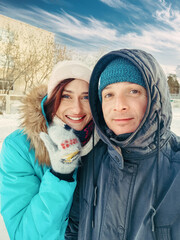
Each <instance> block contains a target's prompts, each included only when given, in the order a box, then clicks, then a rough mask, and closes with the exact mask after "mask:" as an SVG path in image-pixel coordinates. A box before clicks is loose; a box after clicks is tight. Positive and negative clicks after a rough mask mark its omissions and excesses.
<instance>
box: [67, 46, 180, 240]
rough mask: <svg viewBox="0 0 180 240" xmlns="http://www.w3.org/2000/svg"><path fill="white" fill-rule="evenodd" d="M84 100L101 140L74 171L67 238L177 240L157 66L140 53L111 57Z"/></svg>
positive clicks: (169, 144) (178, 168) (163, 91)
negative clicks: (75, 183)
mask: <svg viewBox="0 0 180 240" xmlns="http://www.w3.org/2000/svg"><path fill="white" fill-rule="evenodd" d="M89 99H90V106H91V111H92V115H93V118H94V122H95V124H96V128H97V131H98V133H99V136H100V138H101V140H102V141H100V142H99V143H98V144H97V145H96V147H94V149H93V151H92V152H91V154H90V155H89V157H88V159H86V160H85V161H84V162H83V166H82V167H81V169H80V171H79V183H78V186H77V189H76V193H75V195H74V202H73V205H72V208H71V212H70V217H69V226H68V228H67V231H66V239H68V240H69V239H81V240H85V239H87V240H91V239H92V240H110V239H112V240H125V239H126V240H155V239H156V240H161V239H164V240H170V239H173V240H179V239H180V187H179V186H180V138H179V137H177V136H176V135H175V134H174V133H172V132H171V131H170V124H171V120H172V112H171V104H170V97H169V91H168V85H167V79H166V76H165V74H164V73H163V71H162V69H161V67H160V66H159V64H158V63H157V61H156V60H155V59H154V58H153V57H152V56H151V55H150V54H148V53H146V52H144V51H141V50H128V49H122V50H119V51H113V52H110V53H108V54H106V55H105V56H103V57H102V58H101V59H100V60H99V61H98V63H97V64H96V66H95V67H94V70H93V73H92V76H91V80H90V92H89Z"/></svg>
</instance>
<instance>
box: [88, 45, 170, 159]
mask: <svg viewBox="0 0 180 240" xmlns="http://www.w3.org/2000/svg"><path fill="white" fill-rule="evenodd" d="M118 57H123V58H126V59H128V60H129V61H131V62H132V63H133V64H134V65H136V66H137V68H138V69H139V70H140V72H141V73H142V76H143V78H144V82H145V83H146V89H147V96H148V105H147V109H146V113H145V115H144V118H143V120H142V122H141V124H140V125H139V127H138V128H137V129H136V131H135V132H134V133H132V134H131V135H130V136H129V137H128V138H127V139H126V140H124V141H121V142H120V141H116V140H115V139H113V138H110V137H108V136H107V133H106V131H105V128H104V127H105V122H104V119H103V114H102V107H101V103H100V101H99V98H98V82H99V77H100V75H101V73H102V71H103V70H104V69H105V67H106V66H107V65H108V63H109V62H111V61H112V60H114V59H116V58H118ZM89 99H90V106H91V111H92V114H93V118H94V122H95V123H96V126H97V131H98V133H99V135H100V137H101V139H102V140H103V141H104V142H105V143H107V144H108V145H109V148H110V149H112V150H113V149H114V148H116V150H117V151H121V150H122V151H123V153H124V154H125V153H126V152H128V156H130V155H131V154H130V153H131V152H133V153H132V155H134V153H137V155H138V153H140V154H141V151H143V153H144V154H146V153H147V154H148V153H150V152H152V150H153V151H155V150H156V147H157V130H158V131H159V136H160V145H162V144H164V142H165V141H166V140H167V139H168V137H169V136H170V131H169V130H170V124H171V120H172V110H171V103H170V96H169V91H168V85H167V78H166V76H165V74H164V72H163V70H162V68H161V67H160V65H159V64H158V63H157V61H156V60H155V59H154V57H153V56H152V55H150V54H148V53H146V52H144V51H141V50H136V49H133V50H128V49H123V50H118V51H112V52H110V53H108V54H106V55H104V56H103V57H102V58H101V59H100V60H99V61H98V62H97V64H96V66H95V68H94V70H93V72H92V75H91V79H90V90H89ZM167 130H168V131H167ZM116 146H118V147H116ZM119 147H120V148H121V149H120V148H119Z"/></svg>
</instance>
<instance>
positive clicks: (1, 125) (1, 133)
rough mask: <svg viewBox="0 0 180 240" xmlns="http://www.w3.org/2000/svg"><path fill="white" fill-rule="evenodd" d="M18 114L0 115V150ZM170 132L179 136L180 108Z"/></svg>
mask: <svg viewBox="0 0 180 240" xmlns="http://www.w3.org/2000/svg"><path fill="white" fill-rule="evenodd" d="M19 123H20V121H19V115H18V114H4V115H0V149H1V146H2V142H3V140H4V138H5V137H6V136H7V135H9V134H10V133H11V132H13V131H14V130H15V129H17V127H18V125H19ZM171 130H172V131H173V132H175V133H176V134H177V135H178V136H180V107H173V121H172V125H171ZM0 239H2V240H9V237H8V234H7V231H6V228H5V225H4V222H3V219H2V216H1V215H0Z"/></svg>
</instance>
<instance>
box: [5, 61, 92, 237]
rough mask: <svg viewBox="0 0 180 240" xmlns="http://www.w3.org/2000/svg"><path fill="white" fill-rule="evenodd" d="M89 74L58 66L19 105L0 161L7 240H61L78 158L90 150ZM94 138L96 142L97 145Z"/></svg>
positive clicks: (65, 64)
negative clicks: (17, 125) (19, 125)
mask: <svg viewBox="0 0 180 240" xmlns="http://www.w3.org/2000/svg"><path fill="white" fill-rule="evenodd" d="M90 75H91V71H90V70H89V68H87V67H86V66H84V65H83V64H82V63H78V62H74V61H65V62H59V63H58V64H57V65H56V66H55V67H54V69H53V72H52V75H51V77H50V80H49V83H48V89H47V87H46V86H40V87H37V88H35V89H34V90H33V91H31V92H30V94H28V95H27V96H26V97H25V99H24V100H23V105H22V108H21V111H22V120H23V122H22V129H18V130H16V131H15V132H13V133H12V134H10V135H9V136H8V137H7V138H6V139H5V141H4V143H3V146H2V151H1V155H0V182H1V186H0V194H1V214H2V216H3V218H4V222H5V225H6V227H7V230H8V233H9V236H10V239H17V240H21V239H23V240H25V239H33V240H35V239H48V240H49V239H64V232H65V229H66V226H67V222H68V214H69V209H70V207H71V202H72V197H73V193H74V189H75V187H76V172H77V171H76V169H77V167H78V165H79V162H80V158H81V156H83V155H86V154H88V152H89V151H90V150H91V148H92V132H93V128H94V125H93V122H92V115H91V112H90V107H89V102H88V85H89V84H88V83H89V78H90ZM96 140H97V138H96V137H95V142H97V141H96Z"/></svg>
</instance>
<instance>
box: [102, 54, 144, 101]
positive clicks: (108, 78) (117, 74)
mask: <svg viewBox="0 0 180 240" xmlns="http://www.w3.org/2000/svg"><path fill="white" fill-rule="evenodd" d="M118 82H131V83H136V84H139V85H141V86H142V87H144V88H146V85H145V82H144V79H143V76H142V74H141V72H140V70H139V69H138V68H137V67H136V66H135V65H134V64H133V63H131V62H130V61H129V60H128V59H125V58H117V59H115V60H113V61H112V62H110V63H109V64H108V65H107V67H106V68H105V69H104V71H103V72H102V73H101V75H100V78H99V86H98V96H99V100H100V102H102V90H103V89H104V88H105V87H106V86H107V85H110V84H112V83H118Z"/></svg>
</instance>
